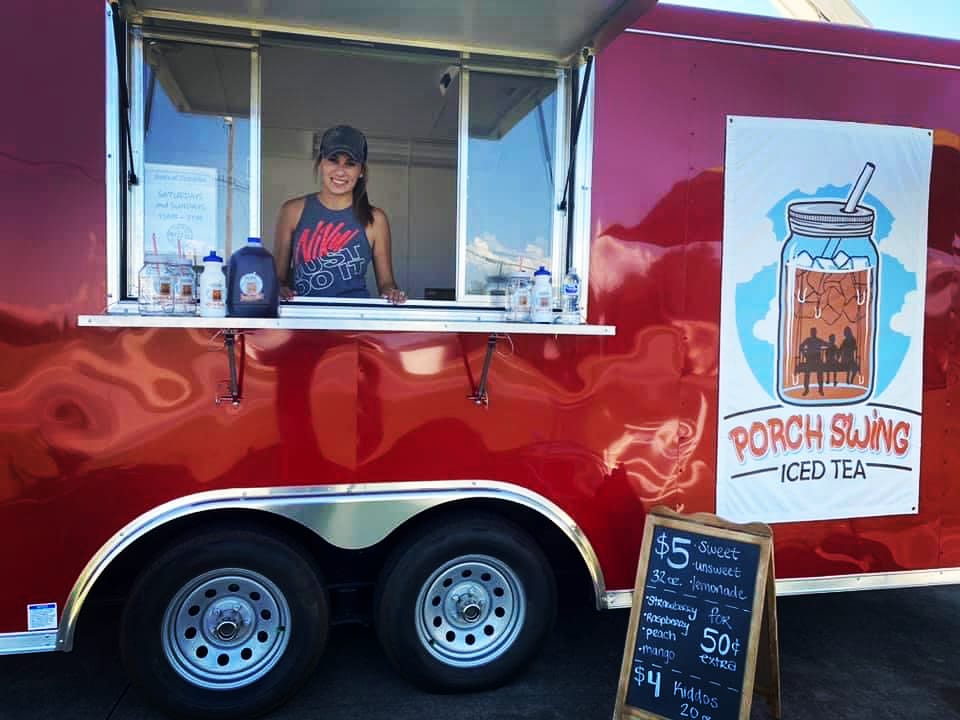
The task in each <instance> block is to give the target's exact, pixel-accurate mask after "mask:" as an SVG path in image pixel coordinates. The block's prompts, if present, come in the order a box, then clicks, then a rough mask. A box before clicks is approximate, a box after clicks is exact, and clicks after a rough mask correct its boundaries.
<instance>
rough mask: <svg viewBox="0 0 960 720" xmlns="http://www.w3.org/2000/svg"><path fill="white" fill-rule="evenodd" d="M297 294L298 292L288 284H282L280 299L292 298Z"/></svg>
mask: <svg viewBox="0 0 960 720" xmlns="http://www.w3.org/2000/svg"><path fill="white" fill-rule="evenodd" d="M295 296H296V293H295V292H293V290H291V289H290V287H289V286H287V285H281V286H280V299H281V300H292V299H293V298H294V297H295Z"/></svg>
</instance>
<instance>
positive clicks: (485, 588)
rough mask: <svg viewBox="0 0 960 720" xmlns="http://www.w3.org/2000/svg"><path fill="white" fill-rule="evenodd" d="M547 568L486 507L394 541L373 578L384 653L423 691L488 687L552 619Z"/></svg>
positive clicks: (536, 646) (511, 671)
mask: <svg viewBox="0 0 960 720" xmlns="http://www.w3.org/2000/svg"><path fill="white" fill-rule="evenodd" d="M556 606H557V592H556V583H555V581H554V577H553V571H552V570H551V568H550V564H549V563H548V562H547V560H546V558H545V557H544V555H543V553H542V552H541V550H540V548H539V547H538V546H537V544H536V543H535V542H534V541H533V540H532V539H531V538H530V536H529V535H527V534H526V533H525V532H523V531H522V530H520V529H519V528H517V527H516V526H514V525H512V524H510V523H508V522H506V521H504V520H502V519H500V518H498V517H496V516H494V515H487V514H483V515H478V514H470V515H461V516H456V517H453V518H449V519H447V520H445V521H444V522H443V524H442V525H439V526H435V527H433V528H432V529H430V530H429V531H428V532H426V533H425V534H422V535H420V536H418V537H417V538H415V539H413V540H412V541H410V542H408V543H407V544H405V545H403V546H401V547H398V548H397V549H396V550H395V551H394V553H393V554H392V555H391V557H390V559H389V560H388V562H387V564H386V565H385V567H384V570H383V572H382V573H381V576H380V580H379V582H378V584H377V594H376V598H375V607H374V616H375V620H376V625H377V634H378V635H379V637H380V643H381V645H382V646H383V649H384V652H385V653H386V655H387V658H388V659H389V660H390V661H391V663H392V664H393V665H394V667H395V668H396V669H397V670H398V671H399V672H400V674H401V675H403V676H404V677H406V678H407V679H408V680H410V681H411V682H412V683H414V684H415V685H417V686H419V687H421V688H423V689H425V690H429V691H432V692H467V691H473V690H480V689H486V688H491V687H496V686H498V685H501V684H503V683H504V682H506V681H507V680H509V679H510V678H511V677H512V676H514V675H516V674H517V673H518V672H519V670H520V669H521V668H522V667H523V666H525V665H526V664H527V663H528V662H529V661H530V660H531V659H533V657H534V656H535V655H536V654H537V652H538V651H539V650H540V648H541V647H542V645H543V642H544V640H545V638H546V636H547V634H548V633H549V631H550V629H551V628H552V627H553V621H554V618H555V616H556Z"/></svg>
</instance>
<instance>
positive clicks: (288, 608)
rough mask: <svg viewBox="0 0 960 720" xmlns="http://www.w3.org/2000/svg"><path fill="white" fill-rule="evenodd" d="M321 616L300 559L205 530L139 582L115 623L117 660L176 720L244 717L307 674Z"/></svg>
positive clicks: (276, 700) (311, 572) (318, 596)
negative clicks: (118, 647)
mask: <svg viewBox="0 0 960 720" xmlns="http://www.w3.org/2000/svg"><path fill="white" fill-rule="evenodd" d="M328 608H329V604H328V600H327V594H326V590H325V589H324V586H323V583H322V580H321V577H320V575H319V572H318V571H317V568H316V567H315V566H314V563H313V562H312V561H311V560H310V558H309V557H308V556H307V555H306V553H305V552H304V551H303V550H301V549H299V548H297V547H296V546H295V545H293V544H291V543H288V542H283V541H280V540H278V539H276V538H274V537H271V536H269V535H266V534H263V533H257V532H253V531H249V530H240V529H236V530H229V529H227V530H217V531H209V532H205V533H202V534H198V535H194V536H191V537H190V538H189V539H188V540H185V541H183V542H181V543H180V544H178V545H176V546H174V547H172V548H170V549H169V550H168V551H167V552H165V553H164V554H163V555H161V556H160V557H159V558H157V560H156V561H155V562H154V563H153V564H152V565H150V566H149V567H148V568H147V569H146V570H145V571H144V572H143V573H142V574H141V575H140V577H139V578H138V580H137V581H136V583H135V585H134V587H133V591H132V592H131V594H130V596H129V597H128V599H127V603H126V607H125V608H124V612H123V618H122V620H121V625H120V652H121V657H122V660H123V664H124V666H125V667H126V670H127V672H128V674H129V675H130V678H131V680H132V681H133V682H134V683H135V684H136V685H137V686H138V687H139V688H140V690H141V692H142V693H143V694H144V695H145V696H147V698H148V699H150V700H151V701H152V702H154V703H155V704H156V705H158V706H160V707H162V708H163V709H164V710H166V711H167V712H169V713H171V714H172V715H174V716H176V717H203V718H244V717H254V716H257V715H261V714H263V713H266V712H268V711H270V710H272V709H273V708H275V707H277V706H278V705H280V704H282V703H283V702H284V701H286V700H287V699H289V698H290V697H291V696H292V695H293V694H294V693H295V692H296V691H297V690H298V689H299V688H300V686H301V685H302V683H303V682H304V681H305V680H306V679H307V677H308V676H309V675H310V673H311V672H312V671H313V670H314V668H315V667H316V665H317V661H318V660H319V659H320V656H321V654H322V653H323V650H324V647H325V645H326V641H327V633H328V629H329V610H328ZM168 613H169V614H168ZM194 618H195V619H194ZM201 648H205V649H201Z"/></svg>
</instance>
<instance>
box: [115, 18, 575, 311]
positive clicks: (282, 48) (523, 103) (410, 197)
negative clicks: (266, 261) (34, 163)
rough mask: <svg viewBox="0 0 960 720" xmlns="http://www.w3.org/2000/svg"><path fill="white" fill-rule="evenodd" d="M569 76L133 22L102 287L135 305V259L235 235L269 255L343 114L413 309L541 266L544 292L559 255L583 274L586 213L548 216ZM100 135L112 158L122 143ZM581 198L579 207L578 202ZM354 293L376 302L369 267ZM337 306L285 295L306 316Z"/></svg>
mask: <svg viewBox="0 0 960 720" xmlns="http://www.w3.org/2000/svg"><path fill="white" fill-rule="evenodd" d="M220 31H222V34H218V32H220ZM571 72H572V71H571V68H570V67H569V66H566V65H562V64H557V63H550V62H546V61H533V60H517V59H509V58H501V57H494V56H483V57H476V56H471V55H470V54H469V53H465V52H463V53H462V52H455V51H442V50H436V49H422V48H403V47H397V46H392V45H390V46H378V45H376V44H371V43H355V42H350V41H345V40H335V39H329V38H320V37H316V38H313V37H304V36H297V37H291V36H289V35H284V34H280V33H276V34H271V33H269V32H257V33H252V32H249V31H244V30H243V29H235V30H232V31H230V32H226V31H223V30H222V29H219V31H218V30H217V29H214V28H213V26H210V25H204V26H197V27H192V26H189V25H186V24H183V23H179V24H175V26H170V27H167V26H163V25H158V24H152V25H151V24H146V25H143V26H139V25H131V26H130V27H129V29H128V46H127V62H126V72H125V75H126V77H127V82H128V86H129V91H130V115H129V117H130V121H129V128H130V138H129V139H130V147H131V149H132V152H131V154H130V158H129V160H130V169H131V170H132V171H133V173H134V174H135V176H136V178H137V179H138V182H136V183H128V182H125V179H126V178H127V177H128V176H127V173H125V172H120V173H118V175H119V177H120V182H118V183H116V187H115V188H111V193H116V195H118V196H121V195H124V194H125V197H124V198H122V200H121V201H119V202H116V198H111V203H110V207H117V208H119V209H118V210H117V212H118V214H120V215H122V217H121V218H120V219H119V221H118V222H117V226H118V227H119V228H121V231H120V232H117V233H116V234H115V236H116V243H117V246H118V248H119V252H116V251H111V252H110V253H109V257H110V258H112V260H110V264H111V265H112V266H111V268H110V272H111V275H112V276H111V278H110V283H111V285H113V284H114V283H116V285H115V287H117V292H116V293H111V294H112V295H113V297H114V299H116V298H119V300H120V303H119V306H126V307H128V308H131V309H132V308H135V302H134V301H135V300H136V297H137V273H138V270H139V268H140V265H141V264H142V262H143V257H144V254H145V253H152V252H161V253H164V252H166V253H180V254H186V255H188V256H189V257H192V258H194V259H195V263H196V264H198V265H199V264H200V263H201V261H202V257H203V256H204V255H205V254H207V253H208V252H209V251H210V250H214V249H215V250H217V251H218V252H219V253H220V254H221V255H222V256H224V257H226V256H227V255H229V253H230V252H232V250H234V249H236V248H238V247H239V246H241V245H242V243H243V242H244V239H245V238H246V237H247V236H248V235H256V236H260V237H262V238H263V239H264V244H265V246H266V247H267V248H268V249H271V250H272V249H273V246H274V243H275V238H274V234H275V226H276V219H277V214H278V211H279V209H280V206H281V205H282V203H283V202H284V201H285V200H287V199H289V198H291V197H296V196H301V195H305V194H308V193H311V192H317V191H319V183H318V180H317V179H316V176H315V172H314V164H315V159H316V155H317V151H318V146H319V137H320V135H321V134H322V132H323V130H324V129H326V128H328V127H331V126H333V125H337V124H341V123H342V124H350V125H353V126H355V127H357V128H359V129H361V130H362V131H363V132H364V133H365V135H366V136H367V139H368V144H369V156H368V187H369V195H370V199H371V202H372V203H373V204H374V205H375V206H377V207H380V208H382V209H383V210H384V211H385V212H386V213H387V216H388V218H389V220H390V226H391V235H392V241H393V242H392V258H393V267H394V274H395V276H396V279H397V281H398V283H399V285H400V286H401V287H402V288H404V289H405V290H406V291H407V294H408V296H409V298H410V302H409V307H410V309H411V310H413V309H416V308H418V307H419V308H423V307H426V308H431V309H432V310H438V309H439V310H442V309H443V308H449V309H450V310H451V311H456V310H458V309H464V308H473V309H477V308H480V309H483V308H489V309H491V310H496V309H498V308H502V306H503V295H504V292H505V288H506V281H507V278H508V277H509V275H510V274H511V273H513V272H514V271H516V270H520V269H523V270H527V271H530V272H532V271H533V270H536V269H537V267H539V266H540V265H544V266H546V267H547V268H549V269H550V270H551V271H552V272H553V273H554V284H555V285H559V278H560V277H562V275H563V273H564V272H565V271H566V269H567V266H568V263H571V261H572V262H574V263H576V265H577V267H578V270H580V271H581V275H582V276H583V277H584V278H585V276H586V272H585V270H586V268H585V267H584V264H585V260H586V257H587V250H586V241H587V238H586V237H585V233H584V232H581V231H580V229H581V228H585V227H587V226H588V223H585V222H583V220H582V219H581V220H580V222H574V221H573V219H572V218H570V217H568V209H567V208H564V209H563V210H561V209H560V205H561V201H562V200H563V199H564V195H563V193H564V189H565V186H566V180H567V171H568V167H569V149H570V126H571V114H572V105H573V103H572V99H571V96H572V93H573V91H574V90H575V88H574V87H573V86H574V83H573V82H572V80H573V78H572V75H571ZM108 74H109V73H108ZM114 79H115V78H114ZM110 105H111V107H110V108H109V110H110V112H113V113H120V112H122V110H120V108H119V106H118V104H117V103H115V102H113V103H110ZM111 120H113V119H111ZM114 141H115V143H116V146H117V150H118V151H119V150H120V146H121V145H122V144H125V143H121V140H120V138H114ZM118 155H119V156H121V157H122V156H123V155H124V153H123V152H122V151H121V152H118ZM587 164H588V163H587ZM574 185H578V183H574ZM579 185H580V186H582V185H583V183H582V182H581V183H579ZM579 197H580V199H581V200H582V199H584V198H588V194H586V193H585V194H581V195H580V196H579ZM579 204H580V205H581V207H578V208H577V209H578V211H579V212H580V213H581V216H582V214H583V213H584V212H588V210H589V208H588V207H583V205H585V203H579ZM568 207H569V206H568ZM367 285H368V288H369V289H370V291H371V298H372V299H371V300H369V301H363V300H359V301H358V300H351V301H350V302H351V303H352V304H357V303H360V304H364V303H369V304H375V305H376V304H382V301H380V300H379V298H378V297H377V293H376V281H375V278H374V275H373V269H372V266H371V267H370V269H369V271H368V278H367ZM584 297H586V293H584ZM340 302H341V303H342V301H340ZM335 304H340V303H337V301H335V300H330V301H327V300H325V299H322V298H314V299H310V300H299V299H298V300H297V308H298V310H299V309H303V310H304V311H311V312H312V311H313V310H312V308H322V307H325V306H329V305H335ZM121 311H122V310H121ZM318 311H322V310H318Z"/></svg>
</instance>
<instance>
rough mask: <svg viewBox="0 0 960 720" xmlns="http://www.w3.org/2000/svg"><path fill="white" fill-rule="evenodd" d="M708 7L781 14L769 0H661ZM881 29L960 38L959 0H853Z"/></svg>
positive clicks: (667, 2)
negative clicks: (911, 0)
mask: <svg viewBox="0 0 960 720" xmlns="http://www.w3.org/2000/svg"><path fill="white" fill-rule="evenodd" d="M660 2H662V3H664V4H672V5H688V6H691V7H700V8H707V9H709V10H726V11H728V12H745V13H750V14H753V15H770V16H773V17H779V16H780V13H779V11H778V10H777V9H776V8H775V7H774V5H773V3H772V2H771V1H770V0H660ZM853 4H854V5H855V6H856V7H857V9H858V10H859V11H860V12H861V13H863V14H864V15H865V16H866V17H867V18H868V19H869V20H870V22H871V23H872V24H873V26H874V27H875V28H877V29H879V30H892V31H895V32H905V33H912V34H915V35H932V36H936V37H947V38H954V39H958V40H960V0H919V1H916V0H915V1H913V2H910V1H908V0H853Z"/></svg>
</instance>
